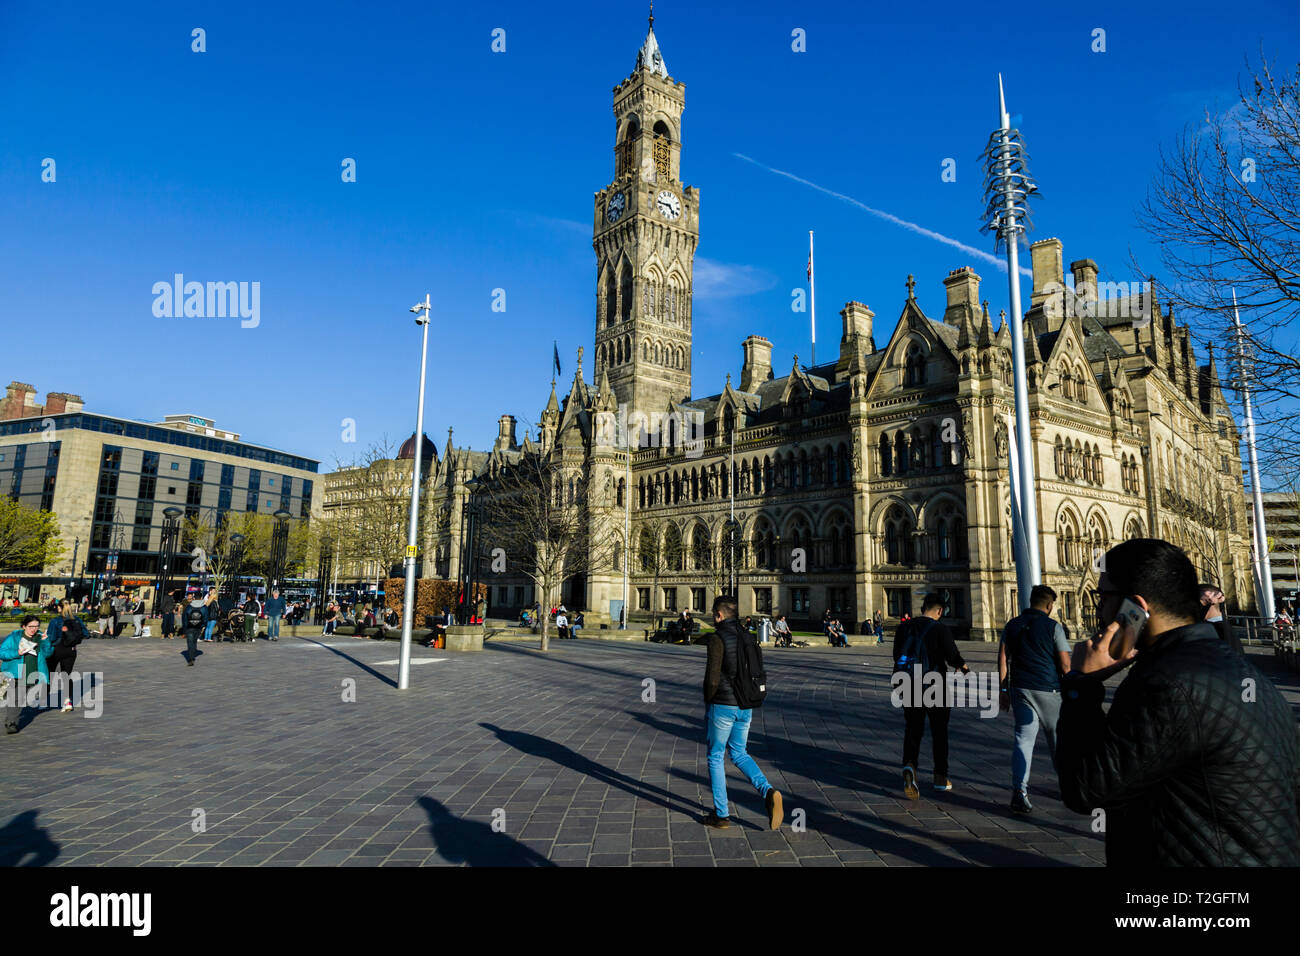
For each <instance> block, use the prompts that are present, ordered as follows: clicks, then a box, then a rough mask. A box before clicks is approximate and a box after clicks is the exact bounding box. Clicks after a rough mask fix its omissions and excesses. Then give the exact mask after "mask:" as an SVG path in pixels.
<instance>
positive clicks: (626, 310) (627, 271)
mask: <svg viewBox="0 0 1300 956" xmlns="http://www.w3.org/2000/svg"><path fill="white" fill-rule="evenodd" d="M619 302H620V303H621V305H622V309H621V311H620V316H621V318H622V320H623V321H624V322H626V321H628V320H629V319H630V318H632V267H631V266H629V265H628V264H627V263H626V262H625V263H623V275H622V277H621V279H620V280H619Z"/></svg>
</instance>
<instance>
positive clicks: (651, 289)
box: [645, 282, 657, 316]
mask: <svg viewBox="0 0 1300 956" xmlns="http://www.w3.org/2000/svg"><path fill="white" fill-rule="evenodd" d="M656 285H657V283H654V282H647V283H646V284H645V289H646V299H647V301H646V310H645V311H646V314H647V315H651V316H653V315H655V286H656Z"/></svg>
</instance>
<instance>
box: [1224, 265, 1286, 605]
mask: <svg viewBox="0 0 1300 956" xmlns="http://www.w3.org/2000/svg"><path fill="white" fill-rule="evenodd" d="M1232 322H1233V325H1234V326H1235V328H1236V331H1237V368H1238V372H1239V373H1240V377H1241V404H1242V405H1243V406H1244V407H1245V410H1246V451H1247V453H1248V454H1249V456H1250V485H1251V497H1252V498H1253V499H1254V505H1255V556H1256V562H1255V567H1256V575H1255V587H1256V588H1258V589H1259V602H1260V606H1261V609H1262V610H1263V612H1264V616H1265V617H1266V618H1268V620H1269V622H1270V623H1271V622H1272V621H1273V618H1274V617H1276V613H1275V612H1276V608H1275V607H1274V605H1273V566H1272V564H1271V563H1270V562H1269V558H1268V534H1267V532H1266V529H1265V527H1264V495H1263V492H1262V490H1261V489H1260V486H1259V456H1258V455H1257V454H1256V453H1255V413H1254V411H1253V410H1252V409H1251V404H1250V375H1249V374H1248V372H1247V369H1246V349H1245V344H1244V338H1245V331H1244V330H1243V329H1242V327H1241V316H1240V315H1239V314H1238V312H1237V290H1236V289H1233V290H1232Z"/></svg>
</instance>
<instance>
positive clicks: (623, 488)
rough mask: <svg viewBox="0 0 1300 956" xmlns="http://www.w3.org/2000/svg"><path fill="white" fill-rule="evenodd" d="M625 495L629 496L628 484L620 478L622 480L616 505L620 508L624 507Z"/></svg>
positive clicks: (619, 483) (619, 484) (619, 481)
mask: <svg viewBox="0 0 1300 956" xmlns="http://www.w3.org/2000/svg"><path fill="white" fill-rule="evenodd" d="M625 494H627V482H625V481H624V480H623V479H622V478H620V479H619V480H618V497H617V499H616V501H615V503H616V504H617V505H618V507H620V508H622V507H623V496H624V495H625Z"/></svg>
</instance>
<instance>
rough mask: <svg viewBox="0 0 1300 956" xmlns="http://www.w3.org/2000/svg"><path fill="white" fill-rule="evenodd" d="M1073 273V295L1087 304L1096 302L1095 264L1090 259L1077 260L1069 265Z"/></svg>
mask: <svg viewBox="0 0 1300 956" xmlns="http://www.w3.org/2000/svg"><path fill="white" fill-rule="evenodd" d="M1070 271H1071V272H1072V273H1074V294H1075V296H1077V297H1078V298H1081V299H1084V300H1085V301H1087V302H1096V301H1097V263H1095V262H1093V261H1092V260H1091V259H1079V260H1078V261H1077V262H1071V263H1070Z"/></svg>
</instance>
